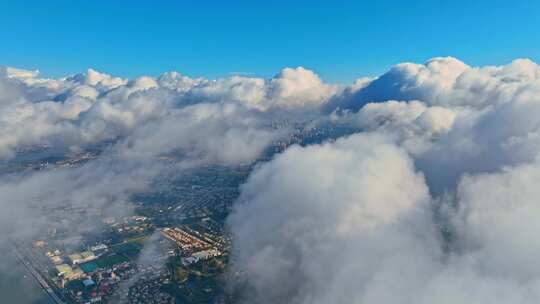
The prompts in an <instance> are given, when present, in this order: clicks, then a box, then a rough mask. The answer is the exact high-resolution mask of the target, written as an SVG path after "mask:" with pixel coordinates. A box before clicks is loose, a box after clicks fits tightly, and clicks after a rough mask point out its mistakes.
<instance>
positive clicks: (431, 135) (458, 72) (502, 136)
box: [229, 58, 540, 303]
mask: <svg viewBox="0 0 540 304" xmlns="http://www.w3.org/2000/svg"><path fill="white" fill-rule="evenodd" d="M539 71H540V69H539V67H538V66H537V65H536V64H535V63H534V62H531V61H529V60H525V59H518V60H515V61H513V62H512V63H510V64H508V65H505V66H498V67H497V66H488V67H470V66H468V65H466V64H464V63H462V62H460V61H459V60H457V59H454V58H435V59H432V60H429V61H428V62H427V63H425V64H413V63H405V64H399V65H397V66H395V67H393V68H392V69H390V71H389V72H387V73H385V74H383V75H382V76H380V77H378V78H374V79H361V80H359V81H358V82H357V83H356V84H355V85H353V86H350V87H346V88H344V89H343V90H342V91H341V92H340V94H338V95H335V96H333V97H331V98H330V99H329V101H328V102H326V103H325V104H324V105H323V107H324V109H325V110H326V111H327V112H331V113H332V114H331V115H330V121H332V122H333V123H335V124H338V125H339V124H346V125H348V126H352V127H354V128H356V129H357V132H360V133H361V134H363V135H360V136H358V135H354V136H351V137H348V138H344V139H339V140H337V141H336V142H335V143H326V144H323V145H315V146H310V147H306V148H299V147H293V148H290V149H289V150H287V151H285V152H284V153H283V154H282V155H280V156H278V157H276V158H275V159H274V160H272V161H271V162H269V163H267V164H265V165H262V166H260V167H259V168H258V169H256V170H255V171H254V172H253V173H252V174H251V177H250V178H249V179H248V181H247V183H246V184H245V185H244V186H243V188H242V192H241V195H240V199H239V202H238V204H237V205H236V211H235V212H234V213H233V214H232V215H231V217H230V218H229V225H230V227H231V230H232V232H233V235H234V236H235V249H234V251H233V265H232V266H231V273H233V274H234V275H232V279H231V280H232V281H233V282H235V283H234V284H233V285H234V286H235V287H236V288H239V289H240V290H241V291H242V292H241V293H240V294H241V295H243V298H242V299H241V300H243V301H244V302H245V303H250V302H253V301H254V302H258V303H271V302H279V303H283V302H286V303H536V302H537V301H538V300H539V299H540V285H539V284H538V283H539V282H540V280H539V272H538V269H539V268H538V263H537V262H536V261H535V258H534V257H535V255H536V250H537V244H536V243H537V242H536V241H535V239H534V231H535V228H536V226H537V225H536V224H535V222H536V220H535V217H536V216H538V214H539V213H538V208H537V203H536V201H537V199H536V197H537V196H538V193H536V192H537V191H536V188H537V187H535V186H534V185H535V184H536V183H537V182H538V181H539V176H538V172H539V171H538V168H539V165H538V160H537V159H538V154H539V148H540V147H539V146H538V135H537V134H538V131H537V130H538V125H539V123H540V122H539V121H538V117H540V115H539V114H540V113H539V112H538V110H537V107H538V105H539V104H540V99H539V98H538V96H540V95H539V94H538V90H539V88H540V86H539V85H540V82H539V78H538V76H539ZM388 150H392V151H394V152H395V153H386V152H385V151H388ZM424 177H425V178H424ZM403 183H407V184H403ZM381 189H383V190H381ZM388 210H392V211H393V212H392V213H391V214H392V216H389V213H388ZM343 227H350V228H351V229H350V230H349V229H346V228H343Z"/></svg>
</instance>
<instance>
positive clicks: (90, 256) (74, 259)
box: [68, 251, 96, 265]
mask: <svg viewBox="0 0 540 304" xmlns="http://www.w3.org/2000/svg"><path fill="white" fill-rule="evenodd" d="M68 259H69V261H70V262H71V264H72V265H78V264H82V263H85V262H89V261H92V260H95V259H96V256H95V255H94V253H93V252H92V251H83V252H81V253H74V254H70V255H68Z"/></svg>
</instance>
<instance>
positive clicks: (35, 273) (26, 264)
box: [13, 244, 66, 304]
mask: <svg viewBox="0 0 540 304" xmlns="http://www.w3.org/2000/svg"><path fill="white" fill-rule="evenodd" d="M13 249H14V252H15V254H16V255H17V258H19V260H20V261H21V262H22V263H23V265H24V267H25V268H26V269H27V270H28V272H30V274H31V275H32V277H34V279H35V280H36V281H37V282H38V283H39V285H40V286H41V288H42V289H43V291H45V293H47V295H49V297H50V298H51V299H52V301H53V302H54V303H55V304H66V302H64V301H62V300H61V299H60V298H59V297H58V296H57V295H56V293H55V292H54V290H53V289H52V288H51V286H50V285H49V283H47V281H45V279H44V278H43V277H42V276H41V274H39V272H38V271H37V270H36V269H34V266H33V265H32V263H31V262H30V261H29V260H28V259H27V258H26V257H25V255H24V254H22V253H21V252H20V249H19V248H18V247H17V246H16V245H15V244H13Z"/></svg>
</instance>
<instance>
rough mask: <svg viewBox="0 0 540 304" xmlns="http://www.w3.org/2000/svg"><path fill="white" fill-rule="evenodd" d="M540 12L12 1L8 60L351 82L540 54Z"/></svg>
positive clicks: (400, 4)
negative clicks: (394, 70) (441, 60)
mask: <svg viewBox="0 0 540 304" xmlns="http://www.w3.org/2000/svg"><path fill="white" fill-rule="evenodd" d="M539 21H540V1H496V0H492V1H460V0H455V1H435V0H432V1H399V0H395V1H317V0H311V1H290V0H289V1H270V0H267V1H256V0H252V1H235V0H230V1H224V0H221V1H204V0H199V1H137V0H131V1H110V0H109V1H101V0H92V1H90V0H88V1H77V0H66V1H55V0H48V1H42V0H41V1H31V0H27V1H5V0H0V65H9V66H16V67H21V68H29V69H39V70H41V72H42V74H44V75H46V76H61V75H66V74H73V73H77V72H80V71H83V70H85V69H86V68H88V67H93V68H95V69H98V70H101V71H104V72H107V73H111V74H115V75H119V76H124V77H134V76H138V75H143V74H145V75H158V74H160V73H162V72H165V71H169V70H177V71H180V72H182V73H184V74H187V75H189V76H194V77H196V76H205V77H210V78H214V77H220V76H227V75H228V74H229V73H237V72H240V73H248V74H250V75H256V76H263V77H271V76H273V75H274V74H276V73H277V72H279V70H280V69H281V68H282V67H285V66H304V67H307V68H310V69H313V70H315V71H316V72H317V73H318V74H320V75H321V77H322V78H323V79H324V80H326V81H329V82H345V83H348V82H351V81H353V80H354V79H355V78H358V77H360V76H366V75H377V74H379V73H381V72H383V71H385V70H386V69H388V68H389V67H390V66H391V65H393V64H396V63H399V62H403V61H414V62H424V61H425V60H426V59H429V58H431V57H434V56H448V55H451V56H455V57H458V58H459V59H461V60H464V61H465V62H467V63H469V64H473V65H484V64H503V63H506V62H508V61H510V60H512V59H514V58H517V57H527V58H531V59H533V60H535V61H540V26H539Z"/></svg>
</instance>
